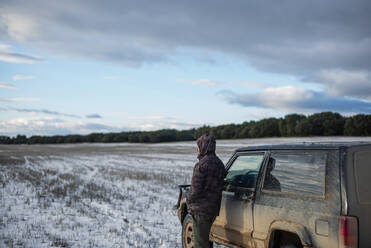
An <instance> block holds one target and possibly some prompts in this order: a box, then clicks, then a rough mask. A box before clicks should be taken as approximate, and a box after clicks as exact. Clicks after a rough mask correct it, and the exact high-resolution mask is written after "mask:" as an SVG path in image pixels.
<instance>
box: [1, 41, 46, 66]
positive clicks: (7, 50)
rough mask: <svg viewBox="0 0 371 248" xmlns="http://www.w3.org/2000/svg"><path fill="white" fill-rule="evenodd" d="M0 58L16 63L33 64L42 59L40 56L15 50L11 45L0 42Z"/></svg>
mask: <svg viewBox="0 0 371 248" xmlns="http://www.w3.org/2000/svg"><path fill="white" fill-rule="evenodd" d="M0 60H1V61H4V62H8V63H16V64H33V63H36V62H40V61H42V59H41V58H39V57H33V56H30V55H26V54H21V53H16V52H13V51H12V49H11V46H9V45H5V44H0Z"/></svg>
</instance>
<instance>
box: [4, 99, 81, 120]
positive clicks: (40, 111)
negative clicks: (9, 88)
mask: <svg viewBox="0 0 371 248" xmlns="http://www.w3.org/2000/svg"><path fill="white" fill-rule="evenodd" d="M0 101H1V100H0ZM1 110H2V111H15V112H19V113H40V114H47V115H58V116H64V117H72V118H80V116H78V115H74V114H66V113H60V112H57V111H52V110H48V109H28V108H3V109H0V111H1Z"/></svg>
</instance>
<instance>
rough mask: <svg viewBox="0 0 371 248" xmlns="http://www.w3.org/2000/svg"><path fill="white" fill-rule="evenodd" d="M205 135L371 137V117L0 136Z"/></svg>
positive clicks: (55, 139) (6, 140)
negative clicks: (148, 129)
mask: <svg viewBox="0 0 371 248" xmlns="http://www.w3.org/2000/svg"><path fill="white" fill-rule="evenodd" d="M204 133H209V134H212V135H214V136H215V138H216V139H245V138H263V137H308V136H341V135H345V136H371V115H364V114H358V115H354V116H351V117H343V116H341V115H340V114H338V113H332V112H322V113H316V114H312V115H309V116H305V115H300V114H289V115H286V116H285V117H284V118H267V119H262V120H260V121H248V122H243V123H242V124H227V125H220V126H215V127H210V126H202V127H199V128H193V129H189V130H181V131H178V130H175V129H162V130H158V131H130V132H120V133H91V134H88V135H65V136H60V135H56V136H38V135H35V136H31V137H26V136H25V135H17V136H16V137H8V136H0V144H62V143H82V142H88V143H95V142H96V143H98V142H99V143H114V142H129V143H158V142H171V141H188V140H196V139H197V138H198V137H199V136H201V135H202V134H204Z"/></svg>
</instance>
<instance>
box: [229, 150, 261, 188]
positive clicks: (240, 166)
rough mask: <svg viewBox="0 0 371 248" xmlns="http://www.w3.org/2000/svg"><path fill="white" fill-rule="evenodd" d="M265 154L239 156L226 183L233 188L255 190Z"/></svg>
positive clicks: (230, 169) (230, 170)
mask: <svg viewBox="0 0 371 248" xmlns="http://www.w3.org/2000/svg"><path fill="white" fill-rule="evenodd" d="M263 159H264V153H261V154H249V155H241V156H238V157H237V158H236V159H235V160H234V162H233V164H232V165H231V167H230V168H229V170H228V173H227V176H226V179H225V181H226V183H227V184H229V185H231V186H236V187H244V188H254V187H255V185H256V179H257V177H258V174H259V170H260V166H261V164H262V162H263Z"/></svg>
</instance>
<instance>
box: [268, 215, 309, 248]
mask: <svg viewBox="0 0 371 248" xmlns="http://www.w3.org/2000/svg"><path fill="white" fill-rule="evenodd" d="M277 231H283V232H289V233H292V234H295V235H296V236H297V237H298V238H299V240H300V242H301V244H302V245H303V247H304V248H310V247H312V239H311V236H310V234H309V232H308V231H307V229H306V228H305V226H303V225H301V224H298V223H295V222H290V221H284V220H276V221H273V222H272V223H271V225H270V227H269V233H268V238H267V242H266V247H268V248H269V247H270V243H271V240H272V238H273V237H274V233H275V232H277Z"/></svg>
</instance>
